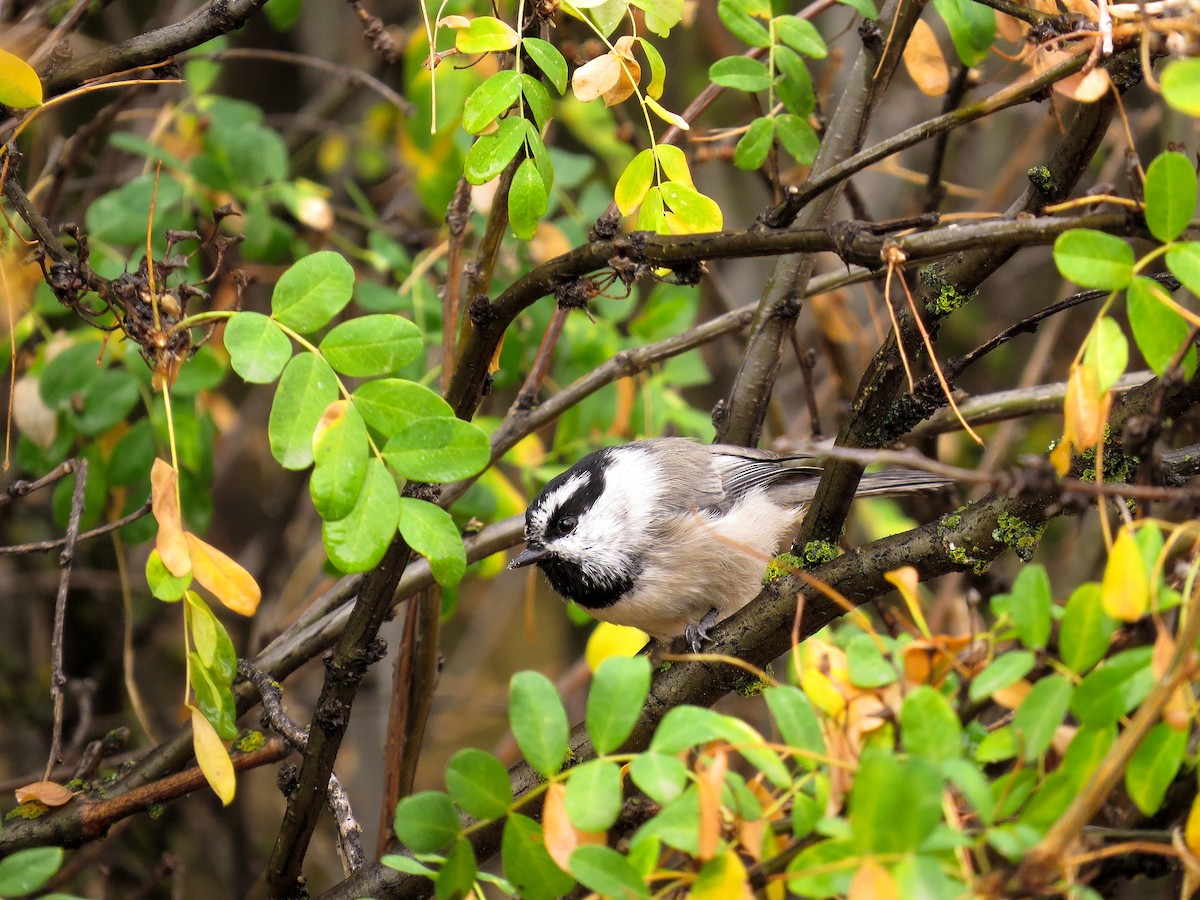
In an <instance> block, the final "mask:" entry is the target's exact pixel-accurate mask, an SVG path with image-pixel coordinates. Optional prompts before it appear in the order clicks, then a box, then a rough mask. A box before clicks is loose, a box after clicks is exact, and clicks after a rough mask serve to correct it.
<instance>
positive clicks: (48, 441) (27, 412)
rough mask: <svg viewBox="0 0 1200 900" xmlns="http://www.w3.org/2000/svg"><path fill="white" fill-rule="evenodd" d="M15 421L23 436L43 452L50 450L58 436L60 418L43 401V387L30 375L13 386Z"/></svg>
mask: <svg viewBox="0 0 1200 900" xmlns="http://www.w3.org/2000/svg"><path fill="white" fill-rule="evenodd" d="M12 413H13V421H14V422H16V423H17V428H19V429H20V431H21V434H23V435H25V437H27V438H29V440H31V441H33V443H35V444H37V446H39V447H41V448H42V449H43V450H49V449H50V446H51V445H52V444H53V443H54V438H55V437H56V436H57V435H58V416H57V415H56V414H55V412H54V410H52V409H51V408H50V407H49V406H47V405H46V402H45V401H44V400H43V399H42V389H41V385H40V384H39V383H38V380H37V379H36V378H30V377H29V376H28V375H27V376H25V377H23V378H20V379H18V380H17V383H16V384H15V385H14V386H13V398H12Z"/></svg>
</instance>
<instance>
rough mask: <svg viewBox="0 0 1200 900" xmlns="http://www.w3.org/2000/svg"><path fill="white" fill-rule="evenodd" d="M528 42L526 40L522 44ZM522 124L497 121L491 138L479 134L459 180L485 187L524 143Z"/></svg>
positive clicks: (521, 121)
mask: <svg viewBox="0 0 1200 900" xmlns="http://www.w3.org/2000/svg"><path fill="white" fill-rule="evenodd" d="M529 40H532V38H526V41H527V42H528V41H529ZM526 125H527V123H526V121H525V120H524V119H522V118H520V117H518V116H508V117H506V118H503V119H501V120H500V125H499V127H498V128H497V129H496V130H495V131H494V132H493V133H492V134H481V135H480V136H479V137H477V138H476V139H475V143H474V144H472V145H471V149H470V150H468V151H467V159H466V162H465V163H464V165H463V177H464V178H466V179H467V181H469V182H471V184H486V183H487V182H489V181H491V180H492V179H493V178H495V177H496V176H497V175H499V174H500V173H501V172H503V171H504V169H505V167H506V166H507V165H508V164H509V163H510V162H512V161H513V158H514V157H515V156H516V155H517V151H518V150H520V149H521V144H522V143H523V142H524V139H525V128H526Z"/></svg>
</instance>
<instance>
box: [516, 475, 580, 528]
mask: <svg viewBox="0 0 1200 900" xmlns="http://www.w3.org/2000/svg"><path fill="white" fill-rule="evenodd" d="M591 480H592V476H591V473H590V472H586V471H583V472H576V473H575V474H574V475H572V476H571V477H570V478H568V479H567V480H566V481H564V482H563V483H562V484H560V485H559V486H558V487H556V488H555V489H554V490H552V491H551V492H550V493H548V494H546V495H545V497H544V498H543V499H542V502H541V503H539V504H538V505H537V507H536V508H534V509H532V510H530V516H529V530H528V531H529V533H528V534H527V535H526V537H528V538H532V539H535V540H542V539H543V538H544V537H545V536H546V525H547V523H548V522H549V521H550V516H551V514H552V513H553V512H554V511H555V510H556V509H559V508H560V507H561V506H562V505H563V504H564V503H566V502H567V501H568V500H570V499H571V497H572V496H574V494H575V492H576V491H579V490H582V489H583V488H585V487H587V485H588V484H589V483H590V482H591Z"/></svg>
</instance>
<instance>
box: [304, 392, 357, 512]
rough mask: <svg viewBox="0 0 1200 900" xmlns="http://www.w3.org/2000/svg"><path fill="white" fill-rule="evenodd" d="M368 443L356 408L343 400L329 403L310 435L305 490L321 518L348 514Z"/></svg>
mask: <svg viewBox="0 0 1200 900" xmlns="http://www.w3.org/2000/svg"><path fill="white" fill-rule="evenodd" d="M370 456H371V445H370V442H369V439H368V437H367V426H366V424H365V423H364V422H363V420H362V416H361V415H359V413H358V410H356V409H355V408H354V406H353V405H352V404H350V403H349V402H347V401H345V400H335V401H334V402H333V403H331V404H329V407H328V409H327V411H326V414H325V416H324V417H323V418H322V420H321V424H320V426H319V427H318V428H317V431H316V434H315V435H314V437H313V462H314V463H315V465H314V467H313V473H312V477H311V478H310V479H309V483H308V491H309V494H310V495H311V496H312V501H313V506H314V507H316V510H317V513H318V514H320V516H321V518H322V519H340V518H342V517H343V516H348V515H349V514H350V512H351V510H353V509H354V506H355V504H356V503H358V498H359V495H360V494H361V493H362V489H363V484H364V483H365V482H366V480H367V460H368V459H369V458H370Z"/></svg>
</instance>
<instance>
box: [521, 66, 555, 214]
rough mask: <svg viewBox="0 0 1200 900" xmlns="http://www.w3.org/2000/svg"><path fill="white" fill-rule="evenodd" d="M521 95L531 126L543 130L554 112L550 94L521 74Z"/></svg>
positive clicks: (543, 86) (536, 82)
mask: <svg viewBox="0 0 1200 900" xmlns="http://www.w3.org/2000/svg"><path fill="white" fill-rule="evenodd" d="M521 93H522V94H524V95H525V106H526V107H527V108H528V109H529V111H530V112H531V113H533V123H532V124H533V125H534V126H535V127H536V128H538V129H541V128H545V127H546V123H547V122H548V121H549V120H550V113H551V112H552V111H553V110H554V104H553V102H552V101H551V100H550V92H549V91H548V90H546V86H545V85H544V84H542V83H541V82H540V81H538V80H537V79H536V78H534V77H533V76H532V75H528V74H523V75H522V76H521ZM548 189H549V188H548V187H547V190H548Z"/></svg>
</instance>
